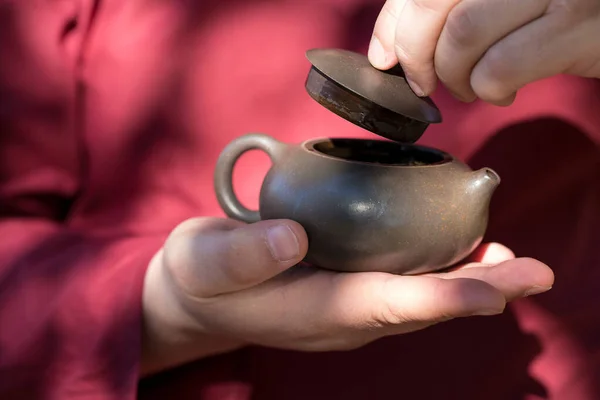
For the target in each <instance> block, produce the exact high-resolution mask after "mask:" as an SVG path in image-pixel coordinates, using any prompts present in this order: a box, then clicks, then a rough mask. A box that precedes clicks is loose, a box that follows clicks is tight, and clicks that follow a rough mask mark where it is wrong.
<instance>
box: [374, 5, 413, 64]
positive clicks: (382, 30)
mask: <svg viewBox="0 0 600 400" xmlns="http://www.w3.org/2000/svg"><path fill="white" fill-rule="evenodd" d="M406 1H407V0H387V1H386V2H385V4H384V5H383V8H382V9H381V12H380V13H379V16H378V17H377V20H376V21H375V27H374V29H373V37H372V38H371V43H370V44H369V52H368V57H369V61H370V62H371V64H372V65H373V66H374V67H375V68H379V69H382V70H387V69H390V68H391V67H393V66H395V65H396V64H398V58H396V53H395V52H394V37H395V34H396V25H397V24H398V15H400V11H401V10H402V7H404V4H405V3H406Z"/></svg>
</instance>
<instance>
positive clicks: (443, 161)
mask: <svg viewBox="0 0 600 400" xmlns="http://www.w3.org/2000/svg"><path fill="white" fill-rule="evenodd" d="M328 142H329V143H332V142H346V143H352V142H354V143H363V144H364V143H372V144H386V145H390V146H397V147H402V148H408V149H410V150H416V151H418V152H420V153H429V154H431V155H434V156H436V157H438V158H439V161H434V162H429V163H423V164H417V165H411V164H402V163H385V162H372V161H361V160H356V159H348V158H344V157H340V156H335V155H331V154H327V153H325V152H323V151H322V150H319V149H318V148H316V147H315V146H317V145H319V144H324V143H328ZM300 148H301V149H302V150H303V151H305V152H308V153H310V154H313V155H315V156H317V157H322V158H326V159H329V160H333V161H339V162H345V163H350V164H360V165H366V166H373V167H384V168H436V167H442V166H447V165H448V164H451V163H453V162H455V161H456V158H455V157H454V156H452V155H451V154H449V153H448V152H445V151H443V150H440V149H436V148H434V147H430V146H424V145H418V144H414V143H410V144H405V143H398V142H394V141H390V140H382V139H365V138H356V137H318V138H313V139H309V140H306V141H304V142H302V143H301V144H300Z"/></svg>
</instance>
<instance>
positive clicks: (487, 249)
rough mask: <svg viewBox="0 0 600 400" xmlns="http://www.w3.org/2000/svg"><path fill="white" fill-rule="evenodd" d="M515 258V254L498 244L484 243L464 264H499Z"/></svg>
mask: <svg viewBox="0 0 600 400" xmlns="http://www.w3.org/2000/svg"><path fill="white" fill-rule="evenodd" d="M513 258H515V253H513V252H512V250H510V249H509V248H508V247H506V246H503V245H501V244H500V243H486V244H482V245H480V246H479V247H478V248H477V249H475V251H474V252H473V253H472V254H471V255H470V256H469V257H468V259H467V260H466V262H469V263H481V264H499V263H501V262H504V261H508V260H512V259H513Z"/></svg>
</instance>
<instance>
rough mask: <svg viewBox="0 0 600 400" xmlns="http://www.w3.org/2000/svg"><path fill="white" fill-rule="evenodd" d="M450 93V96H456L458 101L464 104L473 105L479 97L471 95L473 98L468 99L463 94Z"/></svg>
mask: <svg viewBox="0 0 600 400" xmlns="http://www.w3.org/2000/svg"><path fill="white" fill-rule="evenodd" d="M449 92H450V94H451V95H452V96H454V97H455V98H456V99H458V100H459V101H462V102H464V103H472V102H474V101H475V99H476V98H477V96H476V95H471V96H469V97H467V96H463V95H461V94H458V93H456V92H453V91H452V90H449Z"/></svg>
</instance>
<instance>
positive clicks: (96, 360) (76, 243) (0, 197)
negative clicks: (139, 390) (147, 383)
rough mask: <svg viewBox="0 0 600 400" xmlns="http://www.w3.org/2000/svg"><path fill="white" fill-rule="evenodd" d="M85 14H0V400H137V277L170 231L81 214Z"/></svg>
mask: <svg viewBox="0 0 600 400" xmlns="http://www.w3.org/2000/svg"><path fill="white" fill-rule="evenodd" d="M84 3H85V2H78V1H63V2H37V1H22V2H21V1H19V2H10V1H9V2H0V377H1V378H0V398H2V399H41V398H44V399H60V400H68V399H74V398H86V399H87V398H89V399H92V398H93V399H111V400H112V399H133V398H135V393H136V385H137V380H138V369H139V365H138V364H139V360H140V347H141V346H140V337H141V291H142V284H143V277H144V272H145V269H146V266H147V265H148V262H149V260H150V259H151V257H152V256H153V254H154V253H155V252H156V251H157V250H158V249H159V248H160V246H161V244H162V242H163V239H164V237H163V236H164V232H166V231H167V230H165V229H157V230H156V231H155V232H154V233H147V232H145V233H144V232H135V233H132V232H131V231H127V230H125V229H121V228H120V225H119V220H118V219H116V220H113V221H110V225H111V226H112V228H113V229H112V230H111V231H110V232H108V231H104V232H99V231H97V230H95V229H93V227H94V226H95V225H94V223H93V222H89V223H88V222H86V219H85V213H84V212H82V210H81V209H82V199H83V198H84V197H86V196H88V197H91V198H95V196H94V194H93V193H91V192H90V187H89V179H88V177H87V176H88V174H89V171H88V167H89V160H88V153H89V150H87V149H86V146H87V144H86V143H84V141H83V140H82V138H81V131H80V126H81V123H80V118H81V115H80V114H78V112H79V109H80V105H79V103H78V102H79V101H80V100H81V97H80V96H81V93H80V91H79V89H78V87H77V84H76V73H77V71H76V59H77V57H76V55H75V53H76V52H75V51H74V49H76V46H77V45H78V41H81V35H80V36H77V32H78V29H79V30H84V28H85V23H84V21H85V19H84V18H80V20H79V22H78V23H79V25H77V24H74V23H73V21H74V20H75V19H76V18H79V17H81V16H82V15H84V14H82V13H83V11H85V10H83V9H82V8H81V7H80V5H81V4H84ZM88 3H89V5H90V6H91V5H92V2H91V1H90V2H88ZM111 176H112V177H113V179H115V177H116V178H118V175H115V174H112V175H111ZM125 185H127V184H125ZM97 190H99V191H101V190H102V188H98V189H97ZM109 191H110V190H109ZM110 193H111V196H112V197H113V198H116V197H118V196H119V193H118V192H115V191H111V192H110ZM139 201H143V198H142V199H140V200H139ZM102 210H103V207H102V205H97V206H96V207H95V208H94V211H95V212H96V213H97V218H99V219H101V218H102ZM121 218H122V216H121ZM75 221H78V222H77V223H75Z"/></svg>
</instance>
